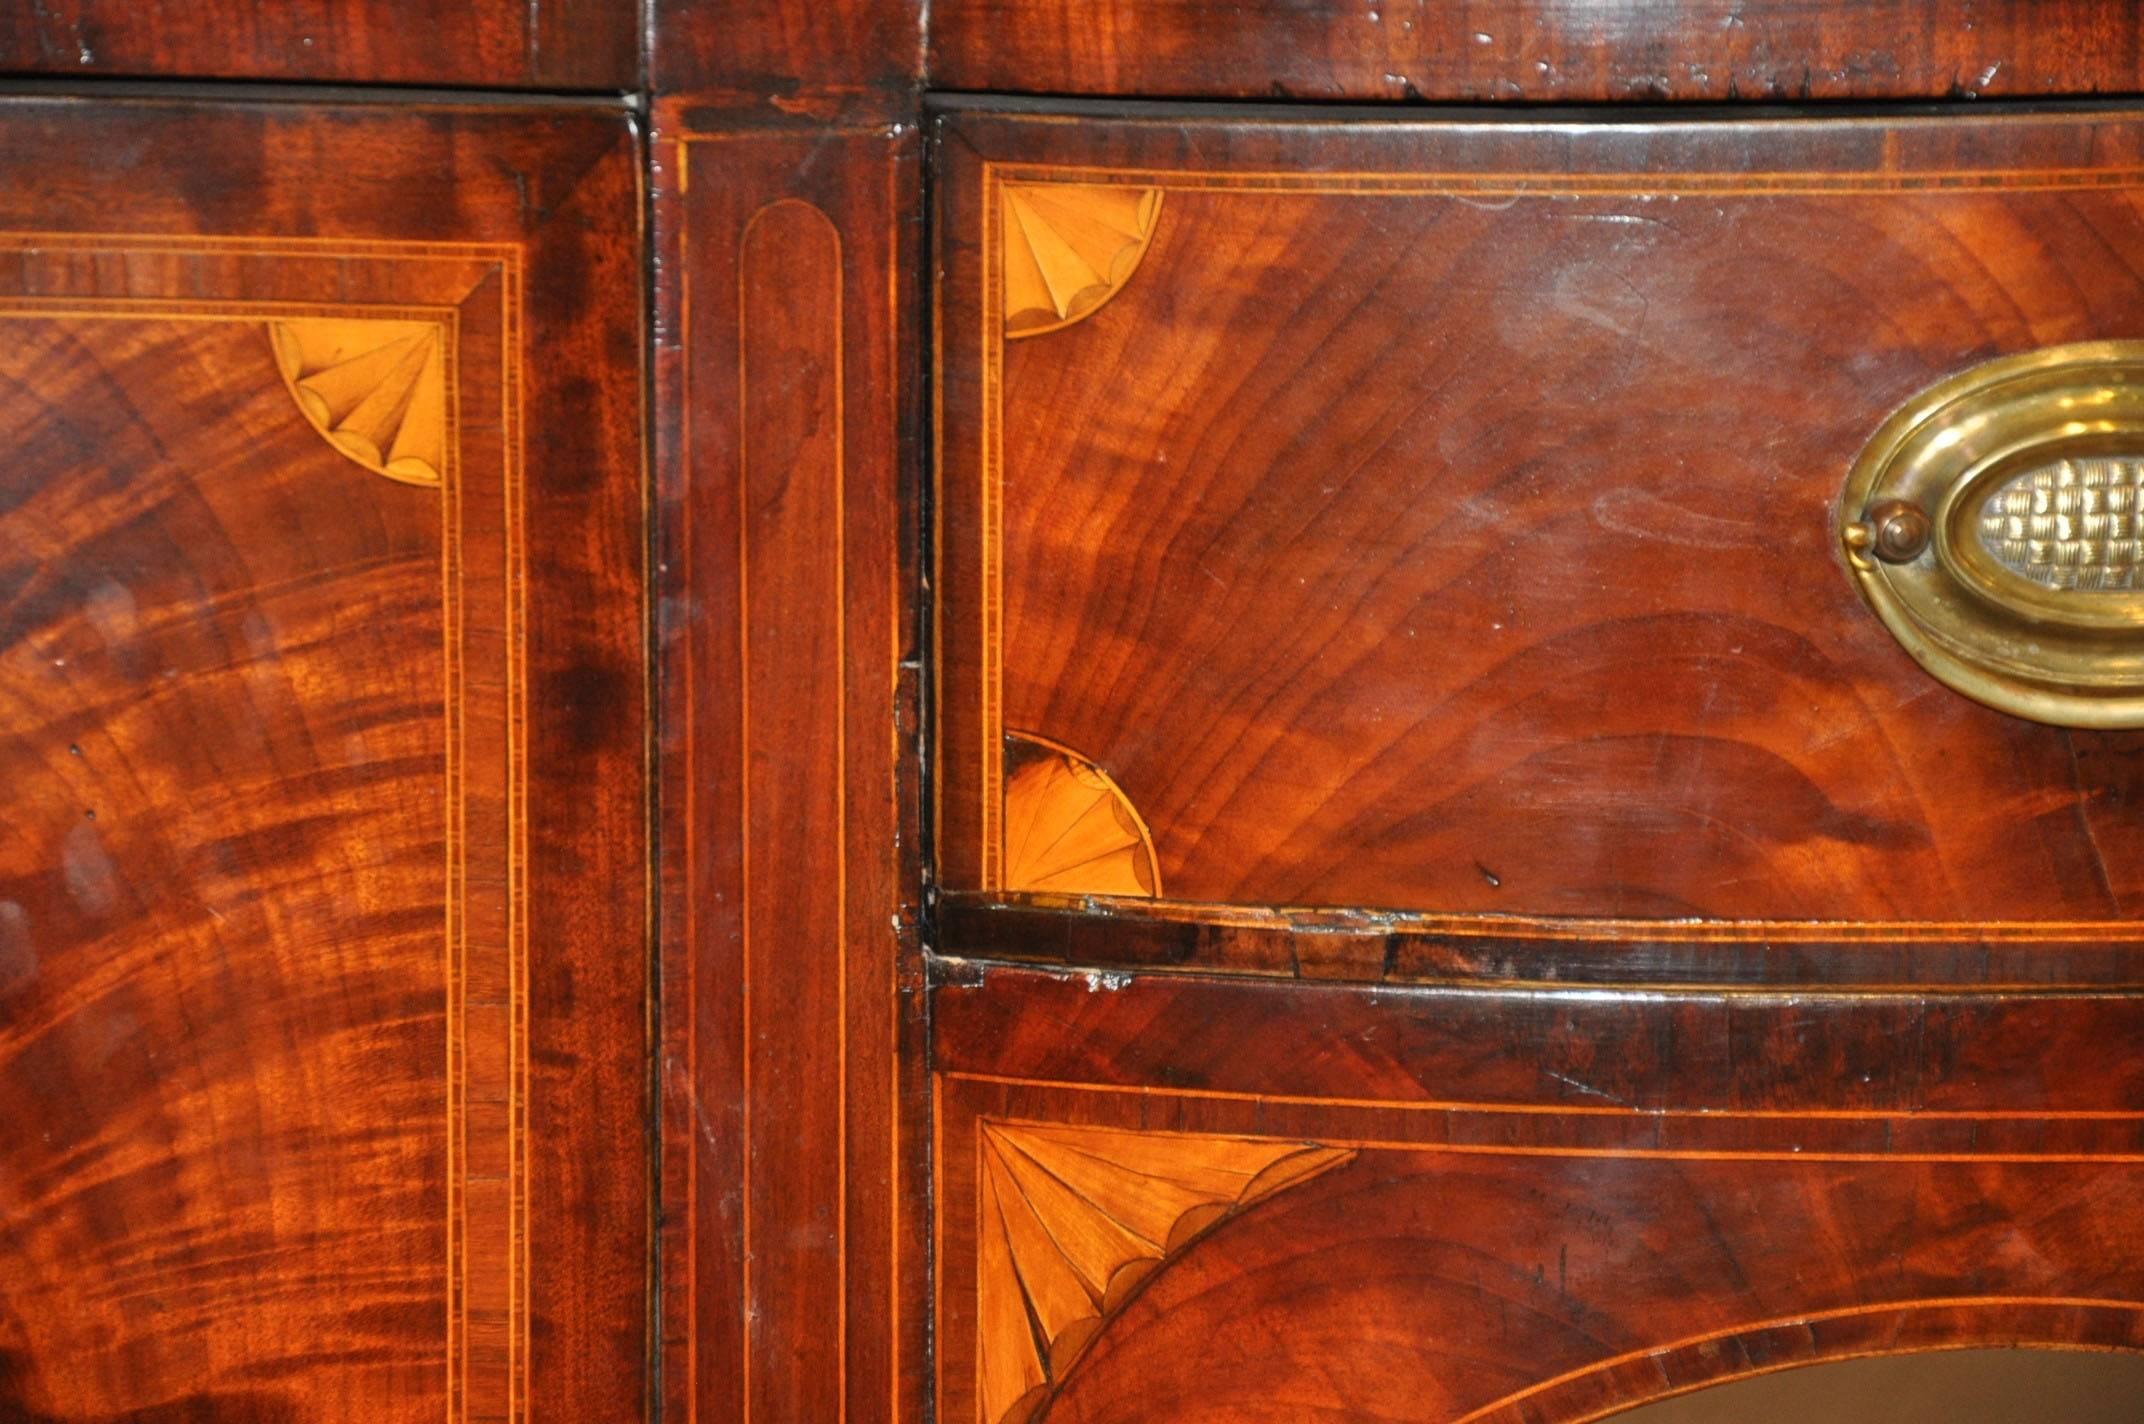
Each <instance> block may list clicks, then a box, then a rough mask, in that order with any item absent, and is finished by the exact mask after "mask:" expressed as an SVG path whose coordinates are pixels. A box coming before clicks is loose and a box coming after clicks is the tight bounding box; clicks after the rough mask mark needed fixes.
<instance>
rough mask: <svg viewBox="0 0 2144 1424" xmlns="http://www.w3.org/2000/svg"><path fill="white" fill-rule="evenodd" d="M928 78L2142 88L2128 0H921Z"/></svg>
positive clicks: (1567, 90)
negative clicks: (925, 8) (1364, 1)
mask: <svg viewBox="0 0 2144 1424" xmlns="http://www.w3.org/2000/svg"><path fill="white" fill-rule="evenodd" d="M929 73H930V77H931V82H932V83H933V84H934V85H936V86H938V87H940V88H944V89H950V90H972V91H989V90H996V91H1001V92H1007V93H1031V94H1096V95H1135V96H1139V97H1145V98H1209V97H1210V98H1236V99H1279V100H1305V99H1308V100H1332V99H1381V100H1415V99H1433V100H1464V101H1469V102H1476V101H1482V102H1493V101H1527V102H1564V103H1571V102H1578V103H1585V102H1599V101H1622V100H1640V101H1649V102H1660V101H1669V100H1675V101H1688V100H1702V101H1708V102H1733V101H1736V100H1769V101H1793V102H1806V101H1810V100H1819V101H1821V100H1838V99H1952V98H1972V97H1982V96H1985V97H1995V96H2003V97H2018V98H2033V97H2044V96H2048V95H2064V94H2067V95H2096V94H2133V93H2135V92H2137V91H2138V90H2140V89H2144V20H2140V19H2139V16H2138V12H2137V9H2136V7H2135V6H2134V5H2131V4H2129V3H2128V0H1994V3H1988V0H1874V3H1866V0H1863V3H1848V4H1838V3H1830V0H1515V3H1490V2H1487V0H1474V3H1467V4H1449V3H1440V2H1439V0H1388V2H1387V3H1381V4H1374V5H1361V4H1344V3H1341V0H1311V2H1310V3H1304V0H1252V3H1248V4H1242V3H1233V2H1232V3H1219V2H1218V0H1123V3H1112V4H1106V5H1100V6H1097V5H1095V4H1094V3H1092V0H935V3H934V4H933V5H932V7H931V46H930V64H929Z"/></svg>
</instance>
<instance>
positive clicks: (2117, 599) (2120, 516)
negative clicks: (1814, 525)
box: [1838, 341, 2144, 727]
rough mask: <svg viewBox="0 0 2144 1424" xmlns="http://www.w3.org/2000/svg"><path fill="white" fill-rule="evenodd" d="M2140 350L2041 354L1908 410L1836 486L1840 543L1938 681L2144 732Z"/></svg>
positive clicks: (1971, 374) (2078, 722)
mask: <svg viewBox="0 0 2144 1424" xmlns="http://www.w3.org/2000/svg"><path fill="white" fill-rule="evenodd" d="M2140 504H2144V341H2096V342H2084V343H2079V344H2076V345H2070V346H2052V347H2048V348H2046V349H2044V350H2040V351H2033V352H2029V353H2027V354H2025V355H2022V356H2007V357H2003V358H2002V359H2000V360H1995V361H1989V362H1987V363H1985V364H1983V365H1979V366H1975V367H1974V368H1972V369H1971V370H1969V371H1965V372H1963V373H1961V374H1960V375H1957V376H1954V377H1952V378H1951V379H1949V380H1947V381H1943V382H1941V383H1940V384H1938V385H1935V386H1932V387H1930V388H1929V389H1928V390H1926V391H1923V392H1922V393H1921V394H1919V395H1917V396H1915V397H1914V398H1913V399H1912V400H1910V401H1908V402H1907V403H1906V405H1905V406H1904V407H1903V408H1901V409H1900V410H1899V411H1898V412H1897V413H1896V414H1894V415H1892V417H1891V418H1890V419H1889V420H1887V421H1885V422H1884V424H1883V427H1882V428H1881V429H1880V430H1878V431H1877V432H1876V435H1875V438H1874V439H1872V440H1870V442H1869V444H1868V446H1867V448H1866V449H1864V450H1863V451H1862V452H1861V456H1860V458H1859V459H1857V460H1856V461H1855V462H1854V468H1853V471H1852V473H1851V474H1850V475H1848V477H1847V481H1846V489H1845V492H1844V493H1843V494H1842V495H1841V496H1840V500H1839V511H1838V518H1839V534H1840V541H1841V543H1842V545H1843V546H1844V549H1845V553H1846V560H1847V563H1848V565H1849V566H1850V567H1851V568H1852V570H1853V573H1854V579H1855V582H1856V583H1857V584H1858V585H1859V586H1860V589H1861V593H1862V596H1863V597H1864V598H1866V599H1867V600H1868V603H1869V606H1870V607H1872V608H1874V609H1875V610H1876V614H1877V616H1878V617H1880V618H1881V619H1882V620H1883V622H1884V626H1885V627H1887V628H1889V629H1890V630H1891V633H1892V635H1893V636H1895V637H1896V638H1897V639H1898V641H1899V642H1900V643H1901V644H1902V645H1903V646H1904V647H1905V649H1906V650H1907V651H1908V652H1910V653H1911V654H1913V656H1914V657H1915V658H1916V659H1918V660H1919V661H1920V663H1921V664H1922V666H1924V667H1925V668H1927V669H1928V671H1929V672H1930V673H1932V674H1933V675H1934V676H1935V677H1937V678H1938V679H1940V680H1941V681H1942V682H1944V683H1945V684H1947V685H1948V686H1950V687H1953V688H1955V689H1957V690H1958V691H1960V692H1962V693H1964V694H1965V695H1966V696H1968V697H1972V698H1974V699H1976V700H1978V701H1981V702H1985V703H1987V704H1988V705H1989V706H1991V707H1996V708H1999V709H2001V710H2002V711H2005V712H2009V713H2012V714H2014V715H2016V716H2019V717H2029V718H2031V719H2033V720H2035V721H2040V722H2051V723H2055V724H2057V725H2060V726H2070V727H2137V726H2144V523H2140V512H2144V511H2140V509H2139V506H2140Z"/></svg>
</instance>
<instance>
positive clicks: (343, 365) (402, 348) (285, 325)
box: [268, 317, 447, 486]
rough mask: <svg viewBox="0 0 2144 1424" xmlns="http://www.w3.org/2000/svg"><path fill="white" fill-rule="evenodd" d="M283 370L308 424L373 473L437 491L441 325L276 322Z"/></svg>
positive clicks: (442, 398) (441, 449) (273, 337)
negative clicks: (432, 487) (428, 486)
mask: <svg viewBox="0 0 2144 1424" xmlns="http://www.w3.org/2000/svg"><path fill="white" fill-rule="evenodd" d="M268 338H269V341H270V342H271V343H272V344H273V346H274V348H275V360H276V366H277V367H278V368H279V369H280V370H281V371H282V373H283V381H284V383H285V384H286V385H287V386H289V388H290V394H291V397H292V399H294V400H295V401H297V403H298V409H299V410H301V411H303V412H304V414H305V418H306V420H307V421H308V422H309V423H310V424H311V425H312V427H313V428H314V429H315V430H317V431H319V432H320V434H321V436H322V438H324V439H325V440H326V441H327V442H328V443H329V444H330V445H333V446H334V447H335V448H336V449H337V450H340V451H341V452H342V453H343V454H344V455H346V456H348V457H349V458H350V459H351V460H353V461H355V462H356V463H358V464H360V465H362V466H364V467H365V468H366V469H368V470H370V471H372V472H373V473H374V474H380V475H385V476H387V478H389V479H391V480H399V481H401V482H402V483H403V484H410V485H435V486H436V485H438V484H439V483H440V471H441V470H442V469H443V468H444V467H445V462H446V443H447V372H446V366H447V363H446V351H445V341H444V340H443V329H442V328H441V326H440V325H439V324H438V323H436V322H428V321H382V320H373V319H371V318H348V319H345V318H334V317H308V318H301V319H298V320H291V321H272V322H270V323H269V324H268Z"/></svg>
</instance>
